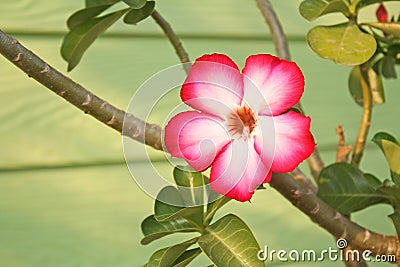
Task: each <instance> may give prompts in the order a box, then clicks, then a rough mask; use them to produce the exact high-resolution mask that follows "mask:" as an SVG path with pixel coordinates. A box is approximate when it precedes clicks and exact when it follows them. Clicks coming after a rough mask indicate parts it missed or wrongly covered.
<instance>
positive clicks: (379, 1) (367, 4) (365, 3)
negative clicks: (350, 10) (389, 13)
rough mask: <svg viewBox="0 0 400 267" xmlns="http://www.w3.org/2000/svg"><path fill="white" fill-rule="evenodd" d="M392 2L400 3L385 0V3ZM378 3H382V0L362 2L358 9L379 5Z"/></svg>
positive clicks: (363, 0)
mask: <svg viewBox="0 0 400 267" xmlns="http://www.w3.org/2000/svg"><path fill="white" fill-rule="evenodd" d="M390 1H399V0H384V2H390ZM377 3H382V0H361V1H359V3H358V4H357V9H360V8H363V7H366V6H369V5H372V4H377Z"/></svg>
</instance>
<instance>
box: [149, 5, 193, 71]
mask: <svg viewBox="0 0 400 267" xmlns="http://www.w3.org/2000/svg"><path fill="white" fill-rule="evenodd" d="M151 17H152V18H153V19H154V20H155V22H157V24H158V25H159V26H160V27H161V29H162V30H163V31H164V33H165V35H166V36H167V38H168V39H169V41H170V42H171V44H172V46H173V47H174V49H175V52H176V54H177V55H178V57H179V59H180V61H181V63H182V64H183V68H184V69H185V71H186V73H189V70H190V67H191V64H190V59H189V55H188V53H187V52H186V50H185V49H184V48H183V45H182V42H181V41H180V40H179V38H178V36H177V35H176V34H175V32H174V30H173V29H172V27H171V25H170V24H169V23H168V21H166V20H165V19H164V18H163V17H162V16H161V14H160V13H158V12H157V11H156V10H154V11H153V13H151Z"/></svg>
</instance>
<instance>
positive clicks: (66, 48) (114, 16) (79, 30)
mask: <svg viewBox="0 0 400 267" xmlns="http://www.w3.org/2000/svg"><path fill="white" fill-rule="evenodd" d="M126 12H127V9H124V10H120V11H116V12H114V13H111V14H108V15H106V16H103V17H99V18H95V19H91V20H89V21H86V22H84V23H81V24H79V25H78V26H76V27H75V28H73V29H72V30H71V31H70V32H69V33H68V34H67V35H66V36H65V38H64V40H63V44H62V46H61V55H62V57H63V58H64V59H65V60H66V61H67V62H68V71H70V70H72V69H73V68H75V67H76V65H78V63H79V61H80V60H81V58H82V56H83V53H85V51H86V50H87V49H88V48H89V46H90V45H91V44H92V43H93V42H94V41H95V40H96V38H97V37H98V36H99V35H100V34H102V33H103V32H105V31H106V30H107V28H109V27H110V26H111V25H113V24H114V23H115V22H116V21H117V20H118V19H119V18H120V17H121V16H122V15H124V14H125V13H126Z"/></svg>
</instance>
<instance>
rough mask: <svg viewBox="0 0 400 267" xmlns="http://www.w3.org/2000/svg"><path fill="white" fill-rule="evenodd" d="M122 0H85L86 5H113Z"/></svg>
mask: <svg viewBox="0 0 400 267" xmlns="http://www.w3.org/2000/svg"><path fill="white" fill-rule="evenodd" d="M119 1H121V0H85V5H86V7H93V6H104V5H113V4H115V3H118V2H119Z"/></svg>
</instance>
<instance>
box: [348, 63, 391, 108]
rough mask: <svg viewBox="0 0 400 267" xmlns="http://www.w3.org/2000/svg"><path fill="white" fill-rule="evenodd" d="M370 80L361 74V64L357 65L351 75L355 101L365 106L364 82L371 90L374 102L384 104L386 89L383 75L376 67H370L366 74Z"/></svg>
mask: <svg viewBox="0 0 400 267" xmlns="http://www.w3.org/2000/svg"><path fill="white" fill-rule="evenodd" d="M366 77H367V78H368V81H365V78H364V76H363V75H362V74H361V69H360V66H355V67H354V68H353V70H352V71H351V73H350V76H349V90H350V94H351V96H352V97H353V99H354V101H355V102H356V103H357V104H358V105H360V106H363V103H364V94H363V89H362V83H365V85H366V86H368V88H369V90H370V91H371V95H372V100H373V103H374V104H377V105H379V104H383V103H384V102H385V91H384V89H383V82H382V77H381V76H380V75H379V74H377V73H376V72H375V70H374V69H372V68H369V69H368V73H367V74H366Z"/></svg>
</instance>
